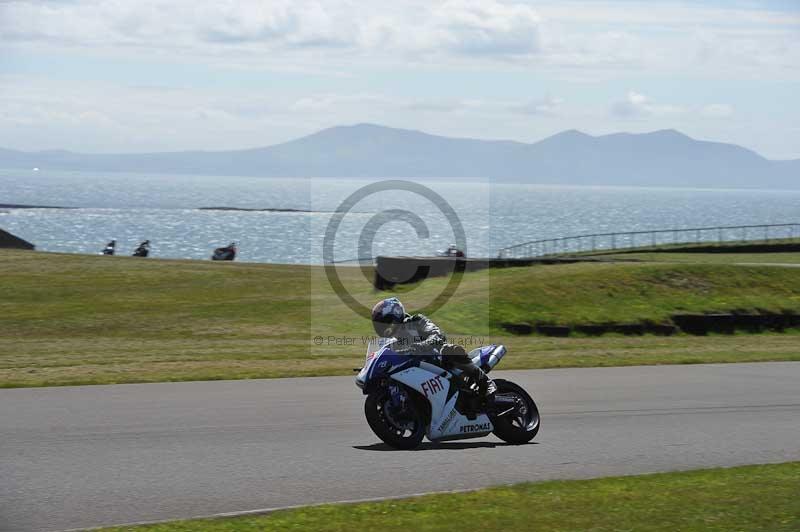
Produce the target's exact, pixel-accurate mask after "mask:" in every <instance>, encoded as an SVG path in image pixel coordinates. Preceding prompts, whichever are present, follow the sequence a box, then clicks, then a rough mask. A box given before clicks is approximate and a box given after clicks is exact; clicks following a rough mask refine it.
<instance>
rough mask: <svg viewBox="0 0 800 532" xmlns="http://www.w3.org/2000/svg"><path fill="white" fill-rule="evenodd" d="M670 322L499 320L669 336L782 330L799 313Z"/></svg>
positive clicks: (554, 330)
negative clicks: (537, 322)
mask: <svg viewBox="0 0 800 532" xmlns="http://www.w3.org/2000/svg"><path fill="white" fill-rule="evenodd" d="M670 321H671V323H648V322H643V323H601V324H578V325H555V324H544V323H540V324H531V323H501V324H500V327H501V328H502V329H503V330H505V331H507V332H509V333H511V334H514V335H519V336H525V335H530V334H533V333H537V334H541V335H543V336H552V337H561V338H564V337H567V336H571V335H572V334H578V335H581V336H602V335H604V334H623V335H626V336H641V335H644V334H652V335H656V336H672V335H673V334H677V333H679V332H681V333H684V334H690V335H694V336H704V335H707V334H710V333H712V334H734V333H737V332H748V333H760V332H784V331H786V330H789V329H798V328H800V314H796V313H790V312H786V313H769V312H763V313H758V314H752V313H713V314H711V313H710V314H699V313H698V314H674V315H672V316H671V317H670Z"/></svg>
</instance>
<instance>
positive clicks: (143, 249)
mask: <svg viewBox="0 0 800 532" xmlns="http://www.w3.org/2000/svg"><path fill="white" fill-rule="evenodd" d="M149 254H150V241H149V240H145V241H144V242H142V243H141V244H139V247H138V248H136V250H135V251H134V252H133V256H134V257H146V256H148V255H149Z"/></svg>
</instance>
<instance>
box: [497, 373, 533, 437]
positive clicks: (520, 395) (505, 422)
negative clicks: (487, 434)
mask: <svg viewBox="0 0 800 532" xmlns="http://www.w3.org/2000/svg"><path fill="white" fill-rule="evenodd" d="M494 382H495V384H496V385H497V392H496V394H495V397H497V396H503V397H506V398H513V399H515V400H516V402H517V406H516V407H515V409H514V411H512V412H509V413H507V414H504V415H502V416H499V417H493V418H492V424H493V425H494V431H493V432H494V435H495V436H497V437H498V438H500V439H501V440H503V441H504V442H507V443H510V444H512V445H522V444H524V443H528V442H529V441H531V440H532V439H533V438H534V437H535V436H536V434H538V433H539V426H540V425H541V420H540V418H539V408H538V407H537V406H536V403H535V402H534V401H533V398H532V397H531V396H530V395H529V394H528V392H526V391H525V390H524V389H523V388H522V387H521V386H518V385H516V384H514V383H513V382H511V381H506V380H503V379H495V381H494Z"/></svg>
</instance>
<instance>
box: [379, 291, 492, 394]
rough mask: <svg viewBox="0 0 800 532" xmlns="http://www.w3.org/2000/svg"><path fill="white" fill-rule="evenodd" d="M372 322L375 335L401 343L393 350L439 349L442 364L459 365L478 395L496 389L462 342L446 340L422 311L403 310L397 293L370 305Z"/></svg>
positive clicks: (417, 350) (420, 350)
mask: <svg viewBox="0 0 800 532" xmlns="http://www.w3.org/2000/svg"><path fill="white" fill-rule="evenodd" d="M372 325H373V327H374V328H375V333H376V334H377V335H378V336H380V337H382V338H390V337H391V338H397V340H398V342H399V343H400V345H401V346H400V347H399V348H397V349H395V350H394V351H396V352H398V353H409V354H420V355H422V354H434V352H435V351H437V350H438V351H439V353H440V354H441V355H442V356H443V361H444V362H445V364H449V365H450V366H452V367H456V368H458V369H460V370H461V371H462V372H463V373H464V374H465V375H467V376H468V377H470V378H472V379H473V381H475V382H476V383H477V385H478V394H479V396H480V397H483V398H486V399H489V398H490V396H491V394H493V393H494V392H495V389H496V388H495V385H494V382H492V380H491V379H489V377H488V376H487V375H486V373H484V372H483V370H482V369H481V368H479V367H478V366H476V365H475V364H473V363H472V360H470V358H469V357H468V356H467V352H466V350H465V349H464V348H463V347H462V346H460V345H454V344H448V343H445V342H446V341H447V337H446V336H445V335H444V333H443V332H442V330H441V329H440V328H439V327H438V326H437V325H436V324H435V323H433V322H432V321H431V320H430V319H428V318H427V317H426V316H423V315H422V314H414V315H410V314H406V310H405V308H404V307H403V304H402V303H401V302H400V300H399V299H397V298H396V297H390V298H388V299H384V300H383V301H379V302H378V303H377V304H376V305H375V306H374V307H372Z"/></svg>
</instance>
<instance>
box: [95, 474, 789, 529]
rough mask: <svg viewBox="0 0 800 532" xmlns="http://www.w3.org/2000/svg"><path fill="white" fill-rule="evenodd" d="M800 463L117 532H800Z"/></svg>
mask: <svg viewBox="0 0 800 532" xmlns="http://www.w3.org/2000/svg"><path fill="white" fill-rule="evenodd" d="M798 493H800V462H792V463H787V464H774V465H758V466H745V467H736V468H730V469H708V470H700V471H689V472H679V473H660V474H653V475H641V476H632V477H615V478H603V479H594V480H572V481H552V482H540V483H529V484H519V485H515V486H509V487H499V488H490V489H485V490H480V491H475V492H469V493H459V494H443V495H427V496H422V497H414V498H409V499H401V500H392V501H384V502H375V503H362V504H346V505H325V506H316V507H308V508H300V509H294V510H286V511H279V512H274V513H271V514H268V515H262V516H248V517H237V518H225V519H205V520H190V521H178V522H173V523H165V524H157V525H148V526H140V527H117V528H109V529H105V530H107V531H108V532H111V531H114V532H122V531H126V530H131V531H136V532H145V531H148V532H182V531H197V532H203V531H240V532H246V531H251V530H252V531H256V530H258V531H270V530H276V531H277V530H281V531H283V530H315V531H329V532H333V531H351V530H381V531H384V532H392V531H407V530H420V531H431V532H432V531H442V532H444V531H451V530H452V531H456V530H471V529H475V528H476V525H477V528H479V529H480V530H526V531H527V530H543V531H554V530H558V531H568V530H576V531H577V530H581V531H585V530H592V531H604V530H609V531H610V530H615V531H618V530H645V531H654V532H655V531H670V532H672V531H674V530H681V531H729V530H740V531H761V530H763V531H775V532H778V531H790V530H792V531H795V530H798V529H800V498H798V496H797V494H798Z"/></svg>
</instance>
